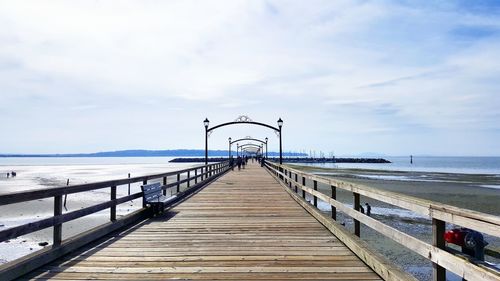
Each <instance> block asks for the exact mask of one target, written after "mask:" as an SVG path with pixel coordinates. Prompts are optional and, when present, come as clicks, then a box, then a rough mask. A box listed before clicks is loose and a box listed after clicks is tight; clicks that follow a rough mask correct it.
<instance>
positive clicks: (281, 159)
mask: <svg viewBox="0 0 500 281" xmlns="http://www.w3.org/2000/svg"><path fill="white" fill-rule="evenodd" d="M207 121H208V120H207ZM281 127H283V120H281V117H280V119H278V128H279V129H280V164H283V146H282V142H281Z"/></svg>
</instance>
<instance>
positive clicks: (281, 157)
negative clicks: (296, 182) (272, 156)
mask: <svg viewBox="0 0 500 281" xmlns="http://www.w3.org/2000/svg"><path fill="white" fill-rule="evenodd" d="M280 164H283V145H282V142H281V126H280Z"/></svg>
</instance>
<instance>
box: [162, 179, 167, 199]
mask: <svg viewBox="0 0 500 281" xmlns="http://www.w3.org/2000/svg"><path fill="white" fill-rule="evenodd" d="M163 185H164V186H165V185H167V177H163ZM163 196H167V189H166V188H164V189H163Z"/></svg>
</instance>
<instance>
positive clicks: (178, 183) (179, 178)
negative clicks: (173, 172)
mask: <svg viewBox="0 0 500 281" xmlns="http://www.w3.org/2000/svg"><path fill="white" fill-rule="evenodd" d="M180 181H181V173H177V193H179V192H180V191H181V183H180Z"/></svg>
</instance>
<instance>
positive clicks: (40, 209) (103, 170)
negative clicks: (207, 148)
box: [0, 162, 194, 264]
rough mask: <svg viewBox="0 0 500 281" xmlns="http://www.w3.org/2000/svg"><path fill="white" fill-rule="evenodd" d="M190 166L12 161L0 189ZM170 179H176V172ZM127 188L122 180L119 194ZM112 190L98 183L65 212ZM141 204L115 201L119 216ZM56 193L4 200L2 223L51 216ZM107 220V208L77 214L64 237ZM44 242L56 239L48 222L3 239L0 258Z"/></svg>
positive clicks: (73, 197) (1, 169)
mask: <svg viewBox="0 0 500 281" xmlns="http://www.w3.org/2000/svg"><path fill="white" fill-rule="evenodd" d="M188 166H194V165H193V164H192V163H191V164H186V163H175V164H174V163H168V162H166V163H164V164H99V165H95V164H87V165H81V164H80V165H79V164H70V165H61V164H55V165H10V166H0V194H4V193H9V192H18V191H23V190H30V189H39V188H50V187H58V186H65V185H66V183H67V180H68V179H69V180H70V185H71V184H82V183H89V182H98V181H105V180H111V179H118V178H126V177H127V176H128V173H131V176H140V175H147V174H155V173H162V172H168V171H175V170H180V169H183V168H185V167H188ZM11 171H16V172H17V176H16V177H14V178H12V177H9V178H7V176H6V175H7V173H8V172H11ZM172 180H174V179H173V178H172ZM130 192H131V193H136V192H140V183H137V184H133V185H131V186H130ZM127 194H128V186H118V187H117V196H118V197H120V196H125V195H127ZM109 197H110V190H109V189H100V190H94V191H89V192H81V193H78V194H70V195H68V196H67V202H66V208H65V209H64V210H63V213H66V212H70V211H74V210H78V209H81V208H84V207H88V206H92V205H95V204H98V203H103V202H106V201H108V200H109ZM141 207H142V202H141V201H140V200H133V201H130V202H127V203H124V204H121V205H119V206H118V207H117V215H118V216H121V215H124V214H127V213H130V212H131V211H133V210H136V209H139V208H141ZM52 212H53V199H52V198H45V199H39V200H34V201H29V202H23V203H16V204H11V205H5V206H0V229H4V228H9V227H13V226H17V225H21V224H25V223H28V222H31V221H35V220H39V219H43V218H46V217H50V216H52ZM108 220H109V210H103V211H101V212H98V213H95V214H92V215H89V216H86V217H83V218H80V219H76V220H74V221H71V222H68V223H65V224H63V239H66V238H68V237H71V236H73V235H75V234H78V233H81V232H82V231H85V230H88V229H91V228H93V227H95V226H98V225H100V224H103V223H106V222H107V221H108ZM41 242H48V243H49V244H51V243H52V228H47V229H44V230H41V231H37V232H34V233H31V234H28V235H25V236H21V237H18V238H15V239H11V240H8V241H4V242H2V243H0V264H1V263H5V262H7V261H11V260H14V259H16V258H19V257H22V256H24V255H26V254H29V253H31V252H33V251H36V250H38V249H41V248H42V246H40V245H39V243H41Z"/></svg>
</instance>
